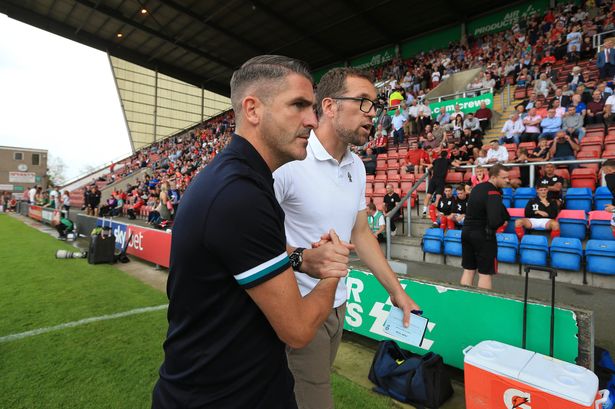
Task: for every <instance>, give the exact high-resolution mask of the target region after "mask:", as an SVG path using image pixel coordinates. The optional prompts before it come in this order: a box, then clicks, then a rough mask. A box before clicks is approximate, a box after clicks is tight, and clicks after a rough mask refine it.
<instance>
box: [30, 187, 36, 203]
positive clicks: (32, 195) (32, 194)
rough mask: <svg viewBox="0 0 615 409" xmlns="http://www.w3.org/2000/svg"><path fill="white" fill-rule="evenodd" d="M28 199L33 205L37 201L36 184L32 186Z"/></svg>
mask: <svg viewBox="0 0 615 409" xmlns="http://www.w3.org/2000/svg"><path fill="white" fill-rule="evenodd" d="M28 200H29V201H30V204H32V205H33V204H34V203H35V202H36V185H34V186H32V188H30V190H29V191H28Z"/></svg>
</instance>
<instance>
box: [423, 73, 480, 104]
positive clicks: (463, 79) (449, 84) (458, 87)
mask: <svg viewBox="0 0 615 409" xmlns="http://www.w3.org/2000/svg"><path fill="white" fill-rule="evenodd" d="M482 70H483V69H482V68H473V69H471V70H466V71H462V72H458V73H456V74H453V75H451V76H450V77H448V78H447V79H446V80H444V82H442V83H441V84H440V85H438V86H437V87H436V88H435V89H433V90H432V91H430V92H429V93H428V94H427V96H426V98H425V99H426V101H427V102H428V103H429V102H433V101H431V100H432V99H434V98H438V97H440V96H443V95H449V94H455V93H457V92H463V91H466V87H467V85H468V84H469V83H470V82H472V80H473V79H474V77H476V76H477V75H478V74H479V73H480V72H481V71H482Z"/></svg>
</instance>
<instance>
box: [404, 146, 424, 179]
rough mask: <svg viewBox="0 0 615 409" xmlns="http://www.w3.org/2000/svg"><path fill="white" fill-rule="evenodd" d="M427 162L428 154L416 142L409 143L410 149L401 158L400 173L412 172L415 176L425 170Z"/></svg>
mask: <svg viewBox="0 0 615 409" xmlns="http://www.w3.org/2000/svg"><path fill="white" fill-rule="evenodd" d="M427 164H429V155H428V154H427V152H425V151H424V150H423V148H421V147H417V143H416V142H414V141H413V142H411V143H410V149H409V150H408V153H406V156H405V157H404V159H403V162H402V167H401V173H402V174H406V173H414V175H415V176H418V175H419V174H422V173H424V172H425V166H427Z"/></svg>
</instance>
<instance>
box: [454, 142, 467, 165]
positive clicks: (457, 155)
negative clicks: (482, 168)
mask: <svg viewBox="0 0 615 409" xmlns="http://www.w3.org/2000/svg"><path fill="white" fill-rule="evenodd" d="M450 160H451V161H453V162H456V163H458V164H459V165H460V166H463V165H470V164H472V158H471V157H470V154H469V153H468V152H467V150H466V149H465V148H464V149H463V150H462V149H459V145H457V144H455V145H453V147H452V148H451V154H450Z"/></svg>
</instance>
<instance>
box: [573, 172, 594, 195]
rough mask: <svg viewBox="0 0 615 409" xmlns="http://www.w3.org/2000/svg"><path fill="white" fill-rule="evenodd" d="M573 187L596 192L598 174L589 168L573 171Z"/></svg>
mask: <svg viewBox="0 0 615 409" xmlns="http://www.w3.org/2000/svg"><path fill="white" fill-rule="evenodd" d="M571 187H588V188H590V189H591V190H592V191H594V190H596V172H595V171H594V170H593V169H589V168H577V169H575V170H573V171H572V176H571Z"/></svg>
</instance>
